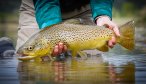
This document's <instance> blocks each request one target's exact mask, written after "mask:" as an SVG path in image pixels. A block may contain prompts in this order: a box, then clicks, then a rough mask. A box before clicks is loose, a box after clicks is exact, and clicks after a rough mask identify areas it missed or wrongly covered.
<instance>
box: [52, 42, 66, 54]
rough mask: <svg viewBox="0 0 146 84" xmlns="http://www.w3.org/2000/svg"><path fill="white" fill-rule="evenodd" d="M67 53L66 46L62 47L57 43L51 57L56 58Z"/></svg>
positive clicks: (61, 44)
mask: <svg viewBox="0 0 146 84" xmlns="http://www.w3.org/2000/svg"><path fill="white" fill-rule="evenodd" d="M66 51H67V46H66V45H64V44H63V43H61V42H59V43H58V44H57V45H56V46H55V47H54V49H53V52H52V55H53V56H57V55H59V54H61V53H63V52H66Z"/></svg>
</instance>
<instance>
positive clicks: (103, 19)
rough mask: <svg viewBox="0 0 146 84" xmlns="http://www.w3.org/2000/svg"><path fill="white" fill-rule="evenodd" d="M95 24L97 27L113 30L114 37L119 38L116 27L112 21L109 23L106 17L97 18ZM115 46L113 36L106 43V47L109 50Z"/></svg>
mask: <svg viewBox="0 0 146 84" xmlns="http://www.w3.org/2000/svg"><path fill="white" fill-rule="evenodd" d="M96 24H97V25H98V26H105V27H107V28H109V29H111V30H113V31H114V32H115V34H116V36H120V33H119V29H118V26H117V25H116V24H115V23H114V22H113V21H111V20H110V18H109V17H108V16H99V17H97V20H96ZM115 44H116V38H115V37H114V36H113V37H112V39H111V40H109V41H108V46H109V47H110V48H113V46H114V45H115Z"/></svg>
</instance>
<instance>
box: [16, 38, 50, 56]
mask: <svg viewBox="0 0 146 84" xmlns="http://www.w3.org/2000/svg"><path fill="white" fill-rule="evenodd" d="M16 53H17V54H19V55H20V56H21V57H27V56H33V57H42V56H47V55H49V54H51V48H50V45H49V43H48V42H47V41H46V40H43V39H40V40H37V41H33V42H32V41H28V42H26V43H24V44H23V45H22V46H21V47H20V48H19V49H18V50H17V52H16Z"/></svg>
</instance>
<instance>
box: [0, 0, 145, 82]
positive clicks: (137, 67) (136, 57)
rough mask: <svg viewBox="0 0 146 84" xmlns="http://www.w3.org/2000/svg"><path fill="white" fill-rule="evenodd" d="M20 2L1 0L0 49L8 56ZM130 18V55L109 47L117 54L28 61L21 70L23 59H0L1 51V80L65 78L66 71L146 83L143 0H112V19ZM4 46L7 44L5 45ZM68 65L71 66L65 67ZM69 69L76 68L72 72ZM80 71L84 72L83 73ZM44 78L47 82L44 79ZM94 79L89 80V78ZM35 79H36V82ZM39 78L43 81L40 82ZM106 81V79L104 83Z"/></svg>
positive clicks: (87, 76) (14, 36)
mask: <svg viewBox="0 0 146 84" xmlns="http://www.w3.org/2000/svg"><path fill="white" fill-rule="evenodd" d="M20 4H21V0H0V53H3V51H4V50H6V49H9V51H8V52H5V53H4V54H3V55H4V56H6V57H11V56H12V55H11V54H14V53H11V52H14V51H15V45H16V41H17V27H18V21H19V7H20ZM130 20H135V22H136V34H135V36H136V49H135V50H134V51H132V55H131V53H130V52H128V51H123V52H122V50H123V49H119V47H118V48H115V49H112V50H113V51H114V50H115V52H114V53H117V54H113V51H111V52H108V53H105V54H104V55H103V56H98V55H97V59H94V58H96V56H93V57H94V58H93V59H92V58H90V59H89V60H88V61H87V63H86V62H85V63H81V64H80V62H71V61H70V62H65V64H64V63H62V62H61V63H60V62H57V63H56V62H54V63H53V64H51V63H50V64H49V63H47V64H45V65H43V64H42V65H41V64H40V65H39V64H33V63H32V64H31V63H30V64H24V65H25V66H27V67H24V68H22V69H24V71H23V70H22V71H18V70H21V69H19V67H20V65H23V63H22V64H21V62H20V63H19V65H18V60H17V59H15V58H13V59H14V60H13V59H1V58H2V56H1V54H0V70H1V71H0V84H48V83H51V82H50V80H51V81H52V80H58V81H60V80H65V79H63V78H62V75H63V76H64V73H66V74H65V76H67V77H70V79H71V78H74V80H76V78H77V80H78V79H81V78H82V80H83V79H85V80H86V79H88V80H90V78H91V79H93V80H94V81H96V82H95V84H97V81H100V80H101V79H102V76H103V78H105V79H107V78H108V77H109V78H110V79H107V81H109V80H110V81H111V82H112V83H111V84H146V76H145V74H146V0H115V2H114V6H113V21H114V22H116V23H117V24H118V25H120V24H123V23H125V22H128V21H130ZM3 37H8V38H3ZM4 46H9V47H7V48H5V47H4ZM2 47H3V48H2ZM123 54H126V55H123ZM11 58H12V57H11ZM99 58H100V59H99ZM94 62H95V63H94ZM105 62H107V63H108V64H107V63H105ZM24 65H23V66H24ZM52 65H53V66H52ZM91 65H92V66H91ZM17 66H18V67H17ZM70 66H72V68H73V69H68V67H70ZM28 67H30V68H28ZM62 67H63V68H62ZM66 67H67V68H66ZM76 67H77V68H76ZM78 67H79V68H78ZM47 68H48V69H47ZM29 69H30V70H29ZM54 69H55V70H56V71H55V70H54ZM58 69H61V70H58ZM82 69H84V70H82ZM41 70H44V71H41ZM51 70H53V71H51ZM72 70H74V71H75V72H74V71H73V73H71V71H72ZM99 70H101V71H99ZM17 71H18V72H19V73H17ZM50 72H51V73H50ZM68 72H69V73H68ZM78 72H79V73H78ZM80 72H81V73H80ZM87 72H89V73H87ZM91 72H92V73H91ZM52 73H57V75H56V74H55V76H54V75H52ZM85 73H87V74H85ZM98 73H100V74H98ZM49 74H51V75H49ZM70 74H71V75H70ZM82 74H85V76H83V75H82ZM102 74H103V75H102ZM75 75H77V76H75ZM80 75H81V76H80ZM78 76H80V78H79V77H78ZM49 77H50V79H49ZM59 77H61V78H59ZM92 77H93V78H92ZM53 78H54V79H53ZM98 78H99V79H98ZM96 79H98V80H96ZM105 79H104V80H103V81H105ZM46 80H47V81H49V82H47V83H46ZM72 80H73V79H72ZM93 80H90V82H91V81H93ZM19 81H21V82H19ZM37 81H39V83H35V82H37ZM40 81H43V83H41V82H40ZM67 81H68V79H67ZM107 81H105V82H106V83H107ZM106 83H105V84H106ZM52 84H53V83H52ZM74 84H75V83H74ZM100 84H101V83H100Z"/></svg>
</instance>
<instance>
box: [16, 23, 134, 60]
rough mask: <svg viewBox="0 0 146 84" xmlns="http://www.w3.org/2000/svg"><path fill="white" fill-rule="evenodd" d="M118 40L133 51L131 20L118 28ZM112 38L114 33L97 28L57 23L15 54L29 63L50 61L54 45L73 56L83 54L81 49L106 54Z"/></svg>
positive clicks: (27, 42) (28, 41)
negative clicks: (94, 50) (43, 59)
mask: <svg viewBox="0 0 146 84" xmlns="http://www.w3.org/2000/svg"><path fill="white" fill-rule="evenodd" d="M119 30H120V34H121V36H120V37H116V42H117V43H119V44H120V45H121V46H123V47H125V48H126V49H129V50H132V49H134V44H135V43H134V40H135V39H134V34H135V27H134V21H130V22H127V23H126V24H124V25H122V26H120V27H119ZM112 36H115V33H114V32H113V31H112V30H110V29H108V28H103V27H98V26H91V25H82V24H74V23H73V24H71V23H67V22H64V23H60V24H56V25H53V26H49V27H47V28H45V29H42V30H40V31H39V32H38V33H36V34H34V35H33V36H32V37H31V38H30V39H29V40H27V41H26V42H25V43H24V44H23V45H22V46H21V47H20V48H19V49H18V51H17V53H18V54H19V55H22V56H21V57H19V58H18V59H19V60H22V61H25V60H31V59H36V58H39V59H40V58H41V57H43V56H49V58H50V59H51V60H52V56H51V52H52V51H53V48H54V46H55V45H56V44H57V43H59V42H62V43H64V44H65V45H66V46H67V48H68V50H71V51H72V56H76V55H77V54H79V55H80V56H83V55H85V54H84V53H83V52H81V51H82V50H89V49H97V50H100V51H103V52H107V51H108V50H109V47H108V46H107V41H108V40H110V39H111V37H112Z"/></svg>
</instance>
